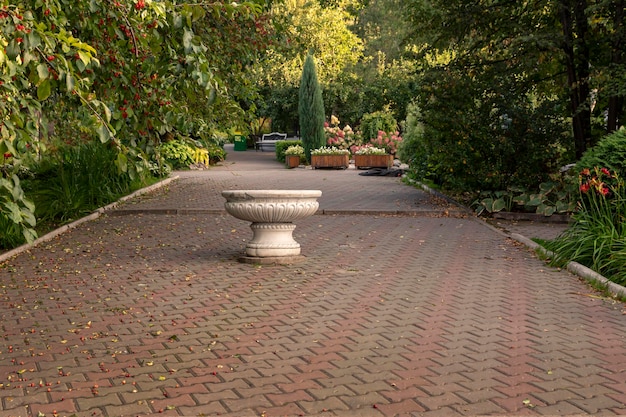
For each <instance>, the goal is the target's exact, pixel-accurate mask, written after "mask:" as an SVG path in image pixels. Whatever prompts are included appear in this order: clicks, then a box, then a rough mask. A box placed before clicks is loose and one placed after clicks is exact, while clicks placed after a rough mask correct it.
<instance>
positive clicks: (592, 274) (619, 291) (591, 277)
mask: <svg viewBox="0 0 626 417" xmlns="http://www.w3.org/2000/svg"><path fill="white" fill-rule="evenodd" d="M510 236H511V238H513V239H515V240H517V241H518V242H520V243H523V244H524V245H526V246H528V247H529V248H531V249H533V250H538V251H540V252H541V253H543V254H544V255H546V256H549V257H553V256H554V253H553V252H551V251H549V250H547V249H546V248H544V247H543V246H541V245H540V244H538V243H537V242H535V241H533V240H531V239H528V238H527V237H526V236H523V235H520V234H519V233H511V235H510ZM566 268H567V270H568V271H569V272H571V273H573V274H575V275H578V276H579V277H581V278H583V279H585V280H586V281H589V282H595V283H597V284H599V285H602V286H604V287H605V288H606V289H607V291H609V292H610V293H611V294H612V295H613V296H614V297H621V298H625V297H626V288H625V287H622V286H621V285H619V284H617V283H615V282H613V281H610V280H608V279H607V278H605V277H603V276H602V275H600V274H598V273H597V272H596V271H594V270H592V269H590V268H587V267H586V266H584V265H581V264H579V263H578V262H573V261H570V262H568V263H567V265H566Z"/></svg>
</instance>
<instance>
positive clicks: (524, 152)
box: [413, 71, 571, 192]
mask: <svg viewBox="0 0 626 417" xmlns="http://www.w3.org/2000/svg"><path fill="white" fill-rule="evenodd" d="M499 82H500V83H501V85H497V84H496V81H494V83H493V85H491V86H486V85H480V83H477V82H476V80H475V79H474V78H472V77H470V76H469V75H466V74H464V73H461V72H458V73H455V72H454V71H448V72H445V73H440V74H438V77H435V78H434V79H433V80H431V81H430V83H426V84H425V86H424V90H423V94H422V96H421V97H420V102H419V103H418V104H419V105H420V109H421V112H422V114H421V117H419V121H421V122H422V124H423V126H424V132H423V134H421V135H419V137H421V139H419V138H418V139H414V140H413V141H417V142H418V143H416V144H414V145H413V146H415V147H416V149H419V151H420V152H421V153H422V154H423V157H424V158H426V161H421V165H422V167H423V166H424V164H426V166H428V167H429V171H430V170H432V171H430V172H432V174H430V175H431V176H432V179H433V180H434V182H436V183H439V184H441V185H442V186H443V187H444V188H446V189H448V190H455V191H473V192H476V191H478V190H504V189H507V188H508V187H510V186H513V185H515V186H522V187H527V188H532V187H537V186H538V185H539V184H540V183H542V182H545V181H547V180H548V179H549V178H548V176H549V174H550V173H553V172H556V171H558V167H559V166H560V165H562V164H565V163H567V162H571V161H570V160H568V156H569V155H570V154H571V152H570V151H569V150H568V149H567V147H566V146H565V145H564V143H568V142H567V139H569V136H568V132H569V129H568V126H567V125H566V122H565V120H564V118H562V117H559V115H558V111H557V110H558V108H557V104H556V102H553V101H552V100H551V99H549V98H543V99H538V98H536V97H535V96H534V95H533V94H531V93H530V92H529V93H523V92H521V93H518V91H517V89H518V87H517V86H514V85H509V82H510V81H508V80H506V79H504V78H503V79H501V80H499ZM476 96H481V97H482V99H481V100H475V99H473V97H476ZM555 109H556V110H555Z"/></svg>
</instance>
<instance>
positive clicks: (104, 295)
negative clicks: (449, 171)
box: [0, 151, 626, 417]
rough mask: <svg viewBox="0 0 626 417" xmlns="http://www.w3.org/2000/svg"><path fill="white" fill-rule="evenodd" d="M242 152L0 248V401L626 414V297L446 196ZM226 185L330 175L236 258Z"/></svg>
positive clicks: (47, 409) (237, 237)
mask: <svg viewBox="0 0 626 417" xmlns="http://www.w3.org/2000/svg"><path fill="white" fill-rule="evenodd" d="M358 174H359V172H358V171H356V170H353V169H348V170H344V171H335V170H332V171H326V170H310V169H294V170H287V169H285V168H283V166H282V165H280V164H278V163H277V162H276V161H274V160H273V158H272V155H271V153H268V152H255V151H246V152H231V153H230V154H229V157H228V160H227V162H226V163H224V164H223V165H222V166H221V167H218V168H213V169H210V170H208V171H203V172H184V173H179V176H180V178H179V179H177V180H175V181H173V182H172V183H171V184H170V185H168V186H167V187H163V188H162V189H159V190H158V191H156V192H154V193H151V194H150V195H147V196H143V197H138V198H136V199H133V200H131V201H130V202H128V203H126V204H123V205H122V206H120V207H118V208H117V209H116V210H114V211H111V212H108V213H107V214H106V215H104V216H102V217H100V218H98V219H97V220H94V221H91V222H87V223H84V224H82V225H81V226H79V227H77V228H75V229H72V230H70V231H69V232H67V233H64V234H62V235H60V236H58V237H56V238H54V239H53V240H51V241H49V242H46V243H44V244H41V245H39V246H37V247H35V248H32V249H30V250H29V251H27V252H24V253H22V254H20V255H17V256H15V257H14V258H11V259H9V260H8V261H5V262H4V263H2V264H1V265H0V285H1V288H0V289H1V291H0V315H1V316H2V323H1V326H2V328H1V330H2V339H1V340H0V417H8V416H25V417H26V416H78V417H88V416H89V417H91V416H93V417H97V416H110V417H112V416H116V417H117V416H146V415H168V416H217V415H220V416H268V417H270V416H313V415H315V416H333V415H334V416H396V415H397V416H428V417H431V416H433V417H434V416H476V415H507V416H528V415H542V416H544V415H555V416H572V415H598V416H612V415H619V414H623V415H626V314H625V312H626V308H625V306H624V305H623V304H620V303H616V302H613V301H611V300H607V299H603V298H602V297H600V296H598V295H597V294H595V293H594V292H593V291H592V290H591V289H590V288H589V287H588V286H587V285H586V284H585V283H583V282H582V281H581V280H579V279H578V278H577V277H575V276H573V275H571V274H570V273H568V272H566V271H561V270H556V269H553V268H550V267H547V266H546V265H545V264H544V262H542V261H541V260H539V259H537V258H536V256H535V255H534V254H533V253H532V252H531V251H529V250H528V249H527V248H526V247H524V246H522V245H520V244H519V243H516V242H515V241H513V240H511V239H509V238H508V237H507V235H506V234H504V233H502V232H500V231H498V230H497V229H495V228H493V227H490V226H487V225H486V224H485V223H483V222H481V221H478V220H476V219H474V218H472V217H471V216H469V217H468V216H467V215H465V213H464V211H463V210H461V209H459V208H457V207H455V206H454V205H451V204H449V203H447V202H446V201H444V200H441V199H437V198H433V197H431V196H430V195H428V194H426V193H424V192H423V191H420V190H417V189H415V188H413V187H409V186H406V185H404V184H402V183H401V182H400V181H399V180H398V179H396V178H389V177H366V176H360V175H358ZM226 188H236V189H243V188H254V189H258V188H287V189H297V188H311V189H321V190H322V191H323V193H324V194H323V196H322V198H321V199H320V205H321V214H320V215H315V216H312V217H311V218H309V219H306V220H303V221H301V222H299V223H298V224H297V228H296V231H295V233H294V235H295V237H296V239H297V240H298V241H299V242H300V243H301V244H302V246H303V254H304V255H305V256H306V260H305V261H304V262H303V263H300V264H297V265H294V266H258V265H250V264H243V263H239V262H237V257H238V256H239V255H241V254H242V252H243V249H244V246H245V241H246V239H249V237H250V236H251V232H250V229H249V227H248V225H247V224H246V223H244V222H241V221H239V220H237V219H235V218H232V217H230V216H228V215H227V214H225V213H224V212H223V199H222V198H221V197H220V192H221V190H223V189H226Z"/></svg>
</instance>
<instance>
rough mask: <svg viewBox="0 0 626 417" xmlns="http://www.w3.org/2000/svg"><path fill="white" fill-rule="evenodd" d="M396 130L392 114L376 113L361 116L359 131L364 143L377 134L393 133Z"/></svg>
mask: <svg viewBox="0 0 626 417" xmlns="http://www.w3.org/2000/svg"><path fill="white" fill-rule="evenodd" d="M397 130H398V122H397V121H396V119H394V117H393V114H391V113H389V112H384V111H377V112H374V113H368V114H365V115H363V118H362V119H361V124H360V126H359V131H360V132H361V137H362V138H363V141H364V142H365V143H367V142H369V141H370V140H372V139H376V138H377V137H378V132H379V131H382V132H385V133H393V132H395V131H397Z"/></svg>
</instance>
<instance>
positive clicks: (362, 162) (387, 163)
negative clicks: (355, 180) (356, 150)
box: [354, 155, 393, 169]
mask: <svg viewBox="0 0 626 417" xmlns="http://www.w3.org/2000/svg"><path fill="white" fill-rule="evenodd" d="M391 165H393V155H354V166H355V167H356V168H357V169H361V168H387V169H389V168H390V167H391Z"/></svg>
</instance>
